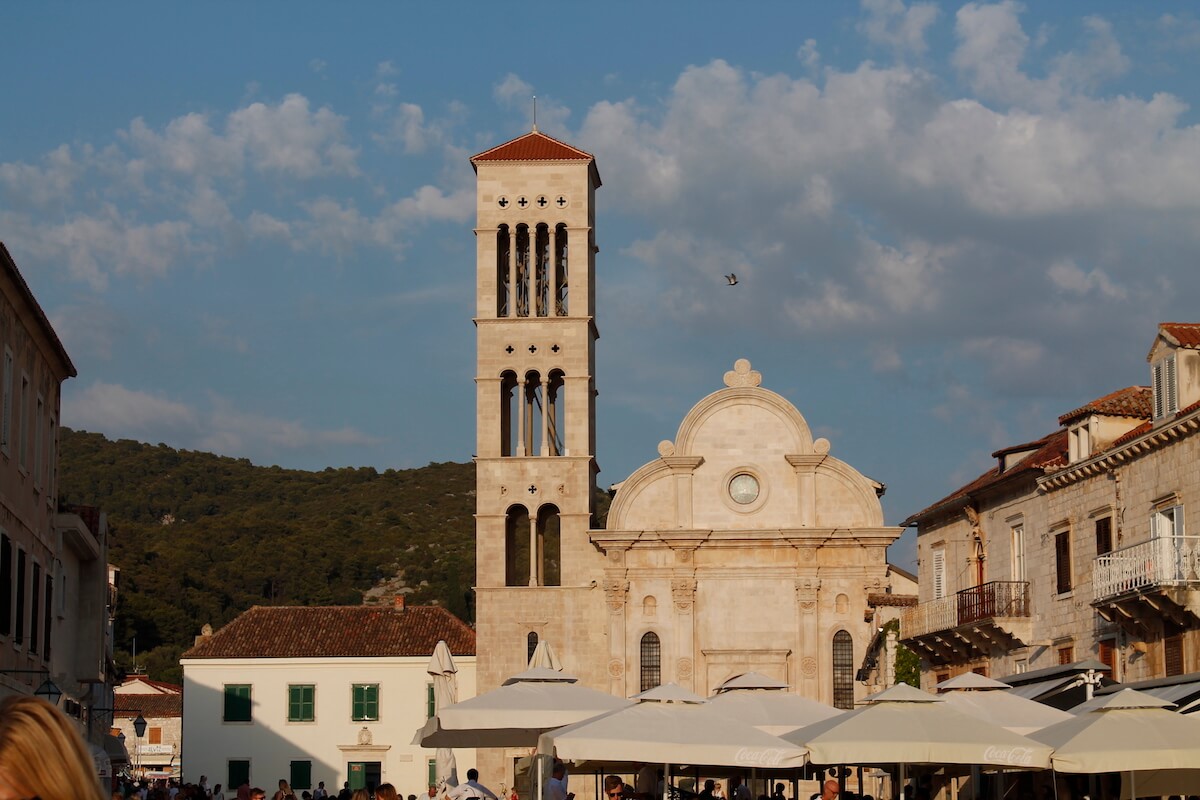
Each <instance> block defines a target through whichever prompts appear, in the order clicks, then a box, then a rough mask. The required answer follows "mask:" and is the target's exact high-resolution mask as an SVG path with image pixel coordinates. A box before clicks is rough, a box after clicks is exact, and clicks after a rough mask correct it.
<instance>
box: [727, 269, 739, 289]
mask: <svg viewBox="0 0 1200 800" xmlns="http://www.w3.org/2000/svg"><path fill="white" fill-rule="evenodd" d="M725 280H727V281H729V285H730V286H737V275H734V274H733V273H732V272H731V273H729V274H728V275H726V276H725Z"/></svg>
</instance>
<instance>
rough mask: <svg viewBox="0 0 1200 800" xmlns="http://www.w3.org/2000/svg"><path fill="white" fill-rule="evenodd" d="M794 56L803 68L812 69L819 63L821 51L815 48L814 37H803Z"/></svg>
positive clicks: (815, 41)
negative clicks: (802, 42)
mask: <svg viewBox="0 0 1200 800" xmlns="http://www.w3.org/2000/svg"><path fill="white" fill-rule="evenodd" d="M796 58H797V60H799V62H800V63H801V64H802V65H804V67H805V69H809V70H813V69H816V68H817V67H818V66H820V64H821V52H820V50H818V49H817V40H816V39H805V40H804V44H802V45H800V49H799V50H797V51H796Z"/></svg>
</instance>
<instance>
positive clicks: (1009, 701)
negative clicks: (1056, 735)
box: [934, 672, 1073, 736]
mask: <svg viewBox="0 0 1200 800" xmlns="http://www.w3.org/2000/svg"><path fill="white" fill-rule="evenodd" d="M934 688H935V689H937V691H938V693H939V696H940V697H941V698H942V699H943V700H945V701H946V702H947V703H949V704H950V706H951V707H952V708H955V709H957V710H958V711H961V712H962V713H964V714H966V715H967V716H969V717H975V718H976V719H981V720H984V721H985V722H990V723H992V724H993V725H999V726H1000V727H1001V728H1006V729H1008V730H1010V731H1012V732H1013V733H1019V734H1021V735H1022V736H1028V735H1029V734H1030V733H1032V732H1034V731H1036V730H1040V729H1042V728H1045V727H1046V726H1048V725H1053V724H1055V723H1057V722H1063V721H1064V720H1068V719H1071V717H1072V716H1073V715H1072V714H1070V713H1068V712H1066V711H1060V710H1059V709H1057V708H1052V707H1051V706H1048V705H1045V704H1044V703H1038V702H1036V701H1034V700H1028V699H1026V698H1024V697H1021V696H1019V695H1015V694H1012V692H1011V690H1012V686H1011V685H1010V684H1007V683H1004V682H1002V681H998V680H995V679H993V678H986V677H984V676H983V675H977V674H975V673H974V672H966V673H963V674H962V675H958V676H956V677H953V678H950V679H949V680H945V681H942V682H941V683H939V684H938V685H937V686H935V687H934Z"/></svg>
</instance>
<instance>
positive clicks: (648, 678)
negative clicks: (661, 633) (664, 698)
mask: <svg viewBox="0 0 1200 800" xmlns="http://www.w3.org/2000/svg"><path fill="white" fill-rule="evenodd" d="M661 683H662V646H661V644H660V643H659V641H658V634H657V633H655V632H654V631H649V632H648V633H646V634H645V635H644V636H642V691H643V692H644V691H647V690H648V689H653V688H654V687H655V686H658V685H659V684H661Z"/></svg>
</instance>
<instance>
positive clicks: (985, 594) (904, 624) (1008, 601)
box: [900, 581, 1029, 638]
mask: <svg viewBox="0 0 1200 800" xmlns="http://www.w3.org/2000/svg"><path fill="white" fill-rule="evenodd" d="M1028 616H1029V583H1028V582H1027V581H990V582H989V583H983V584H980V585H979V586H972V587H971V588H969V589H963V590H962V591H960V592H956V593H954V594H952V595H948V596H946V597H939V598H938V599H937V600H931V601H930V602H928V603H921V604H920V605H918V606H915V607H913V608H909V609H906V610H905V612H904V616H903V617H902V618H901V620H900V626H901V627H900V633H901V635H902V636H904V637H905V638H912V637H915V636H922V635H924V634H927V633H934V632H936V631H948V630H950V629H951V628H955V627H957V626H959V625H966V624H968V623H971V622H978V621H979V620H983V619H993V618H996V617H1028Z"/></svg>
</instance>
